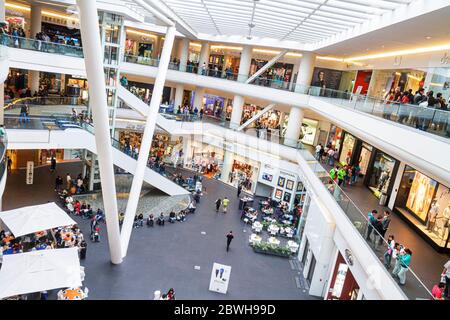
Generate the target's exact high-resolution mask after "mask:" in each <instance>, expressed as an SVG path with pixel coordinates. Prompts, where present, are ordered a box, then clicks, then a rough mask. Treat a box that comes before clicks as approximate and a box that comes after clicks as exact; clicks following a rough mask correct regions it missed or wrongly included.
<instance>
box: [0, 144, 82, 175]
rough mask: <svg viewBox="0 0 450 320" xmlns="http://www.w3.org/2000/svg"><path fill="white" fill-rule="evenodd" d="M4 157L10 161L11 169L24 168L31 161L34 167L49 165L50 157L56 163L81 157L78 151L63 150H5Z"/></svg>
mask: <svg viewBox="0 0 450 320" xmlns="http://www.w3.org/2000/svg"><path fill="white" fill-rule="evenodd" d="M6 156H7V157H9V158H10V159H11V169H13V170H15V169H20V168H26V166H27V162H28V161H33V162H34V165H35V166H42V165H50V162H51V159H52V157H55V159H56V161H57V162H63V161H67V160H73V159H79V158H80V157H81V153H80V150H72V149H71V150H65V149H34V150H27V149H19V150H13V149H11V150H7V151H6Z"/></svg>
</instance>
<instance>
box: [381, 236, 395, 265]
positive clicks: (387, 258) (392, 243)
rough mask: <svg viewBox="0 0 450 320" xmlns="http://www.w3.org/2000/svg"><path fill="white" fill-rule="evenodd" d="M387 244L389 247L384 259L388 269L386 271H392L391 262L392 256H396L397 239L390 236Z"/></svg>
mask: <svg viewBox="0 0 450 320" xmlns="http://www.w3.org/2000/svg"><path fill="white" fill-rule="evenodd" d="M387 243H388V247H387V250H386V252H385V253H384V255H383V259H384V266H385V267H386V269H390V268H391V261H392V256H393V254H394V250H395V238H394V235H392V234H391V235H389V237H388V239H387Z"/></svg>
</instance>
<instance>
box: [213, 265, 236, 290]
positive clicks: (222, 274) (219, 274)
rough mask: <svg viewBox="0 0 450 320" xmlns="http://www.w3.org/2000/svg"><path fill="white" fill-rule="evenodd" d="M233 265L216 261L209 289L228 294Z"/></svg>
mask: <svg viewBox="0 0 450 320" xmlns="http://www.w3.org/2000/svg"><path fill="white" fill-rule="evenodd" d="M230 275H231V267H230V266H226V265H223V264H220V263H216V262H214V265H213V268H212V271H211V281H210V282H209V290H210V291H214V292H219V293H223V294H227V290H228V283H229V282H230Z"/></svg>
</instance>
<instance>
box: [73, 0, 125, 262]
mask: <svg viewBox="0 0 450 320" xmlns="http://www.w3.org/2000/svg"><path fill="white" fill-rule="evenodd" d="M77 5H78V12H79V16H80V29H81V37H82V39H83V53H84V63H85V66H86V74H87V79H88V81H89V104H91V105H92V117H93V120H94V126H95V144H96V147H97V155H98V163H99V168H100V180H101V184H102V194H103V207H104V209H105V210H104V212H105V217H106V226H107V230H108V244H109V251H110V254H111V262H112V263H114V264H119V263H121V262H122V252H121V246H120V231H119V221H118V219H117V216H118V212H117V199H116V184H115V181H114V167H113V156H112V147H111V139H110V132H109V116H108V104H107V102H106V85H105V73H104V71H103V50H102V46H101V41H100V30H99V25H98V14H97V6H96V1H86V0H77Z"/></svg>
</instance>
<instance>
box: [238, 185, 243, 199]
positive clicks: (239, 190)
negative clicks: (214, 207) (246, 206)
mask: <svg viewBox="0 0 450 320" xmlns="http://www.w3.org/2000/svg"><path fill="white" fill-rule="evenodd" d="M241 192H242V183H239V185H238V187H237V196H238V198H239V196H240V195H241Z"/></svg>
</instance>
